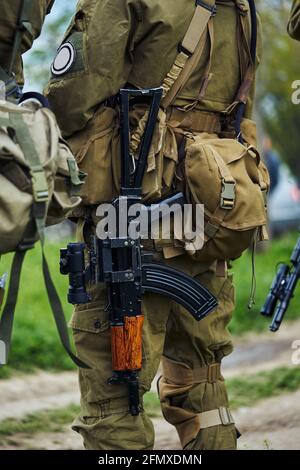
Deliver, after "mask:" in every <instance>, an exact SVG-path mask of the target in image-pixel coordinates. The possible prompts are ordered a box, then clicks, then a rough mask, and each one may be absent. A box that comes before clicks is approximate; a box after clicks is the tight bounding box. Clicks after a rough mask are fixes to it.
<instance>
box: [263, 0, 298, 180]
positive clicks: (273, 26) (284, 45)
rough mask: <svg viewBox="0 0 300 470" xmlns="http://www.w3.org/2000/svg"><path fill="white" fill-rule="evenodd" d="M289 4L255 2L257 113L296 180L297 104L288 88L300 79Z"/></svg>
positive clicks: (286, 0) (273, 0) (283, 0)
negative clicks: (259, 49) (259, 46)
mask: <svg viewBox="0 0 300 470" xmlns="http://www.w3.org/2000/svg"><path fill="white" fill-rule="evenodd" d="M291 3H292V2H291V1H290V0H268V1H267V2H266V1H263V0H257V5H258V9H259V12H260V14H261V18H262V23H263V35H264V43H263V55H262V63H261V67H260V71H259V79H258V86H257V112H258V114H259V115H260V119H261V123H262V125H263V127H264V129H265V131H266V132H267V133H268V134H269V135H270V137H271V139H272V141H273V144H274V147H275V148H276V149H277V151H278V152H279V154H280V155H281V157H282V158H283V160H285V161H286V162H287V163H288V164H289V166H290V167H291V169H292V171H293V173H294V174H295V176H296V177H297V179H298V180H299V181H300V137H299V132H300V105H296V104H293V102H292V95H293V93H294V92H295V90H294V89H293V88H292V85H293V83H294V82H295V81H296V80H300V43H297V42H296V41H293V40H292V39H290V38H289V36H288V34H287V23H288V18H289V13H290V9H291Z"/></svg>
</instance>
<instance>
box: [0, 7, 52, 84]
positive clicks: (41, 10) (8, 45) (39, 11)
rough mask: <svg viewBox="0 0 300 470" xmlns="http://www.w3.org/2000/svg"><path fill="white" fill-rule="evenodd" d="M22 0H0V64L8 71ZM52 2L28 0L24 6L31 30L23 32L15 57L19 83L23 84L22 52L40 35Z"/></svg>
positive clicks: (15, 70)
mask: <svg viewBox="0 0 300 470" xmlns="http://www.w3.org/2000/svg"><path fill="white" fill-rule="evenodd" d="M22 4H23V0H14V1H1V2H0V66H1V67H2V69H4V70H5V71H8V68H9V65H10V61H11V55H12V48H13V43H14V38H15V33H16V29H17V23H18V20H19V15H20V11H21V8H22ZM53 4H54V0H38V1H37V0H31V1H30V0H28V1H27V3H26V5H25V7H26V9H27V11H28V17H29V19H30V23H31V29H32V31H31V32H29V31H26V32H24V35H23V38H22V42H21V46H20V51H18V55H17V58H16V63H15V66H14V73H15V75H16V81H17V82H18V84H19V85H22V84H23V66H22V54H24V52H26V51H28V50H29V49H30V48H31V46H32V44H33V41H34V40H35V39H36V38H37V37H38V36H39V35H40V33H41V30H42V26H43V23H44V20H45V17H46V15H47V14H48V13H50V10H51V8H52V6H53Z"/></svg>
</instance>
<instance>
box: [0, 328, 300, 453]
mask: <svg viewBox="0 0 300 470" xmlns="http://www.w3.org/2000/svg"><path fill="white" fill-rule="evenodd" d="M297 339H300V321H298V322H295V323H293V324H288V325H287V324H285V325H283V327H282V330H281V331H280V334H279V335H274V334H271V333H264V334H263V335H257V334H251V335H249V336H247V337H244V338H242V339H241V340H239V341H238V342H237V344H236V349H235V352H234V353H233V354H232V355H231V356H230V357H228V358H226V360H225V361H224V367H223V371H224V375H225V377H227V378H229V377H234V376H242V375H243V374H251V373H256V372H260V371H262V370H270V369H273V368H276V367H280V366H285V367H291V366H292V362H291V356H292V352H293V350H292V348H291V345H292V343H293V341H295V340H297ZM294 367H295V366H294ZM0 397H1V407H0V421H1V420H4V419H6V418H20V417H22V416H24V415H26V414H29V413H32V412H36V411H40V410H45V409H47V410H49V409H55V408H63V407H65V406H68V405H70V404H73V403H76V404H78V403H79V392H78V384H77V374H76V373H75V372H66V373H59V374H50V373H45V372H39V373H38V374H35V375H29V376H28V375H26V376H18V377H14V378H12V379H9V380H1V381H0ZM235 416H236V422H237V423H238V426H239V427H240V429H241V432H242V433H243V437H242V438H241V439H240V440H239V447H240V448H241V449H245V448H251V449H264V448H276V449H284V448H285V449H286V448H290V449H300V442H299V441H300V391H299V392H297V393H295V394H291V395H284V396H281V397H277V398H271V399H270V400H267V401H263V402H261V403H259V404H258V405H257V406H255V407H253V408H243V409H240V410H238V411H237V412H236V413H235ZM154 424H155V427H156V430H157V433H156V442H157V448H159V449H178V448H179V442H178V439H177V436H176V433H175V432H174V430H173V428H172V427H171V426H169V425H168V424H167V423H166V422H165V421H164V420H162V419H155V420H154ZM0 425H1V423H0ZM37 443H38V448H40V449H43V448H47V449H61V448H64V449H80V448H82V443H81V439H80V437H78V436H77V435H76V434H75V433H73V432H72V431H70V430H68V429H66V432H63V433H55V434H49V433H39V434H36V435H34V437H32V438H31V437H28V436H27V435H20V434H18V435H16V436H13V437H11V438H10V439H9V441H7V445H6V446H5V448H18V449H22V448H23V449H24V448H37ZM62 443H63V444H62ZM0 449H1V447H0Z"/></svg>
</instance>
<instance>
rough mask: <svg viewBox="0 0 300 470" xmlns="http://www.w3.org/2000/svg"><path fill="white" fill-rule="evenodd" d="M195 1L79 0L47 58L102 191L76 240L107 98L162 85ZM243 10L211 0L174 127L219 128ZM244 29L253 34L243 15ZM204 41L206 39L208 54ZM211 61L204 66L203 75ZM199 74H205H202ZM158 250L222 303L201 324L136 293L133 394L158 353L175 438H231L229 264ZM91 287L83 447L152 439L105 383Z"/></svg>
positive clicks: (238, 71) (132, 445)
mask: <svg viewBox="0 0 300 470" xmlns="http://www.w3.org/2000/svg"><path fill="white" fill-rule="evenodd" d="M207 3H208V4H210V5H211V4H212V2H207ZM194 11H195V2H194V0H188V1H187V0H177V1H176V2H173V1H171V0H164V1H163V2H162V1H159V0H124V1H122V2H120V1H118V0H107V1H105V2H98V1H94V0H81V1H80V2H79V3H78V6H77V12H76V15H75V16H74V18H73V20H72V22H71V24H70V27H69V28H68V30H67V32H66V34H65V37H64V39H63V42H62V45H61V48H60V49H59V50H58V54H57V56H56V58H55V59H54V62H53V64H52V67H51V71H52V79H51V82H50V84H49V86H48V89H47V96H48V98H49V100H50V103H51V106H52V109H53V110H54V112H55V113H56V116H57V119H58V121H59V124H60V127H61V129H62V131H63V134H64V136H65V137H66V138H68V140H69V143H70V144H71V146H72V148H73V150H74V152H75V154H76V155H77V159H78V162H81V164H82V167H83V169H87V167H89V175H88V180H87V188H94V189H95V191H100V193H101V194H102V197H93V194H92V191H90V193H89V194H86V197H85V206H84V209H83V212H82V214H81V217H80V219H79V223H78V238H79V239H80V240H82V239H83V238H84V235H83V227H84V226H85V221H86V220H87V217H88V218H89V220H90V219H91V217H92V219H93V220H94V221H95V217H94V214H95V208H96V207H97V205H98V204H99V203H101V202H104V201H109V200H110V196H111V195H110V191H111V190H112V185H113V180H110V179H109V180H108V181H106V180H105V179H104V177H103V176H102V180H101V174H102V170H101V168H102V169H103V172H104V169H105V163H103V161H100V159H99V158H98V159H97V156H99V155H101V152H102V153H103V146H105V145H107V140H103V136H104V135H105V136H107V135H110V134H109V131H107V130H106V131H105V126H104V124H103V121H102V120H101V116H102V111H103V109H104V108H105V107H107V106H110V101H107V100H109V99H110V98H111V97H113V96H115V95H116V94H117V92H118V90H119V89H120V88H122V87H124V86H130V87H138V88H148V87H157V86H161V85H162V83H163V81H164V79H165V77H166V75H167V74H168V72H169V71H170V69H171V67H172V65H173V63H174V60H175V58H176V55H177V53H178V45H179V44H180V42H181V41H182V39H183V37H184V35H185V32H186V31H187V28H188V26H189V24H190V22H191V18H192V16H193V13H194ZM245 16H246V18H247V17H248V20H249V6H248V2H247V1H243V0H239V1H233V0H219V1H217V13H216V16H215V18H214V33H213V35H212V36H211V37H210V41H207V45H206V47H205V49H204V53H203V55H202V58H201V60H200V61H199V63H198V65H197V67H196V70H195V71H194V73H193V74H192V76H191V77H190V79H189V80H188V83H187V84H186V85H185V86H184V88H183V89H182V90H181V91H180V93H179V95H178V97H177V98H176V101H175V103H174V104H173V105H172V109H171V114H172V120H173V121H176V123H177V124H176V125H177V126H178V127H180V126H181V125H182V127H184V128H185V129H189V128H190V129H193V130H196V131H199V132H203V131H204V130H205V131H206V132H208V133H211V134H216V133H217V134H219V133H220V134H221V127H222V123H221V119H220V118H221V114H220V113H221V112H223V111H224V110H226V109H229V108H230V106H231V105H232V103H233V102H234V101H235V96H236V93H237V90H238V89H239V86H240V82H241V76H243V74H244V66H245V64H244V62H243V53H242V49H241V42H242V41H240V34H241V21H240V20H241V18H245ZM244 33H245V34H246V36H247V38H248V40H249V38H250V20H249V21H248V27H247V28H246V31H244ZM209 42H211V46H213V47H211V50H212V54H211V56H210V45H209ZM208 62H210V66H211V67H210V69H211V74H209V75H208V76H206V75H207V63H208ZM203 77H206V78H207V80H205V86H204V85H203V80H202V79H203ZM200 88H201V92H202V93H199V90H200ZM204 88H205V93H204ZM252 103H253V90H252V92H251V93H250V96H249V97H248V99H247V107H246V117H248V118H249V117H250V116H251V111H252ZM189 107H190V108H191V109H190V110H189V111H188V108H189ZM183 109H184V110H185V111H181V110H183ZM169 119H170V120H171V118H169ZM105 139H107V137H105ZM92 156H93V157H92ZM91 158H92V160H89V161H90V163H88V161H87V160H88V159H91ZM93 158H94V160H93ZM85 160H86V162H85ZM89 165H90V166H89ZM102 165H104V167H103V166H102ZM105 175H107V173H105ZM199 177H201V176H199ZM102 190H103V191H102ZM101 191H102V192H101ZM85 240H86V241H87V237H86V238H85ZM164 254H165V252H164V251H161V250H160V251H158V252H157V254H156V256H157V258H159V259H161V258H163V257H164ZM168 258H169V257H168ZM165 262H166V263H168V264H169V265H171V266H174V267H176V268H177V269H180V270H182V271H184V272H186V273H188V274H190V275H191V276H193V277H196V278H197V279H198V280H200V282H201V283H203V285H205V286H206V287H207V288H208V289H210V291H211V292H212V293H214V294H215V295H216V296H217V298H218V301H219V307H218V309H217V310H216V311H215V312H213V313H212V314H211V315H209V316H208V317H207V318H206V319H204V320H203V321H201V322H200V323H199V324H198V323H197V322H196V321H195V320H194V319H192V318H191V317H190V316H189V315H188V314H187V312H186V311H185V310H184V309H183V308H181V307H179V306H178V305H176V304H174V303H172V302H170V301H169V300H167V299H165V298H163V297H160V296H158V295H154V294H146V295H145V296H144V298H143V311H144V314H145V324H144V331H143V358H144V364H143V369H142V371H141V374H140V381H141V399H142V396H143V395H144V393H145V392H147V391H148V390H149V389H150V387H151V383H152V381H153V379H154V377H155V375H156V373H157V370H158V367H159V364H160V362H162V366H163V377H162V378H161V380H160V382H159V391H160V400H161V404H162V411H163V414H164V416H165V418H166V420H167V421H169V422H170V423H172V424H174V425H175V427H176V428H177V431H178V434H179V437H180V440H181V444H182V447H183V448H185V449H235V448H236V440H237V431H236V428H235V425H234V423H233V420H232V417H231V414H230V412H229V409H228V406H229V405H228V397H227V392H226V387H225V382H224V378H223V376H222V374H221V371H220V364H221V361H222V359H223V357H224V356H227V355H228V354H230V353H231V352H232V349H233V345H232V339H231V336H230V334H229V332H228V329H227V326H228V324H229V322H230V319H231V315H232V311H233V309H234V287H233V284H232V276H231V274H229V273H228V271H227V269H226V266H225V265H224V266H222V264H221V267H220V266H219V264H218V263H217V260H216V262H214V263H212V264H211V263H205V262H199V261H198V262H197V261H195V260H193V259H191V258H190V257H189V256H188V255H187V254H180V256H175V257H171V258H169V259H166V260H165ZM91 294H92V301H91V302H90V303H89V304H87V305H84V306H78V307H77V308H76V309H75V312H74V315H73V318H72V320H71V326H72V328H73V331H74V339H75V344H76V349H77V352H78V354H79V356H80V357H81V358H82V359H83V360H84V361H87V362H88V363H89V364H91V365H92V366H93V367H94V368H93V369H92V370H80V373H79V380H80V389H81V413H80V415H79V416H78V417H77V419H76V420H75V422H74V429H75V430H76V431H78V432H79V433H80V434H81V435H82V437H83V439H84V444H85V447H86V448H87V449H97V450H113V449H152V448H153V445H154V429H153V424H152V422H151V420H150V419H149V417H148V416H147V415H146V413H145V412H144V411H143V412H142V413H141V414H140V415H139V416H135V417H133V416H131V415H130V414H129V413H128V396H127V387H126V385H119V386H113V387H111V386H109V385H107V383H106V380H107V378H108V377H109V376H110V375H111V352H110V327H109V315H108V312H107V308H106V303H107V300H106V292H105V286H103V285H97V286H96V288H93V289H92V291H91Z"/></svg>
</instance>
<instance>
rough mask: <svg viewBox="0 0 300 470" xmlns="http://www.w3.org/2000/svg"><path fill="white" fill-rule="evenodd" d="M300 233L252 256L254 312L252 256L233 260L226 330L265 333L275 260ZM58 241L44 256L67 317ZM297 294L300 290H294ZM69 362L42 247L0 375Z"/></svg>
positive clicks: (24, 285) (296, 308)
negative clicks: (252, 298)
mask: <svg viewBox="0 0 300 470" xmlns="http://www.w3.org/2000/svg"><path fill="white" fill-rule="evenodd" d="M297 236H298V234H290V235H287V236H285V237H284V238H282V239H281V240H279V241H275V242H272V244H270V247H269V248H268V249H267V250H266V251H264V252H261V253H258V254H257V256H256V277H257V295H256V306H255V307H254V309H253V310H252V311H249V310H248V308H247V305H248V300H249V293H250V287H251V257H250V255H249V254H248V253H246V254H245V255H244V256H243V257H242V258H241V259H240V260H238V261H235V262H234V263H233V272H234V276H235V283H236V287H237V308H236V310H235V313H234V316H233V320H232V322H231V325H230V329H231V331H232V333H234V334H241V333H244V332H247V331H250V330H256V331H262V330H264V331H268V324H269V320H268V319H264V318H263V317H261V315H260V314H259V308H260V306H261V305H262V304H263V302H264V300H265V297H266V295H267V293H268V289H269V286H270V284H271V282H272V278H273V275H274V273H275V267H276V264H277V263H278V262H280V261H288V260H289V257H290V255H291V252H292V249H293V246H294V244H295V242H296V240H297ZM64 245H65V242H62V243H60V244H50V243H48V244H47V258H48V261H49V264H50V268H51V273H52V275H53V279H54V282H55V284H56V286H57V289H58V292H59V294H60V297H61V299H62V301H63V304H64V310H65V314H66V317H67V319H69V318H70V315H71V312H72V306H70V305H69V304H68V303H67V301H66V295H67V288H68V279H67V277H65V276H61V275H60V273H59V268H58V263H59V248H60V247H61V246H64ZM10 262H11V256H10V255H9V256H4V257H2V259H1V264H0V272H1V273H3V272H5V271H9V269H10ZM298 293H299V290H298ZM296 317H299V318H300V295H297V296H296V298H295V299H294V300H293V301H292V303H291V306H290V309H289V311H288V314H287V317H286V319H287V320H288V319H295V318H296ZM72 367H73V365H72V362H71V360H70V359H69V358H68V356H67V355H66V354H65V352H64V350H63V348H62V346H61V345H60V341H59V339H58V334H57V331H56V327H55V324H54V320H53V317H52V313H51V310H50V307H49V304H48V299H47V295H46V292H45V289H44V283H43V276H42V271H41V256H40V249H39V247H37V248H36V249H35V250H32V251H30V252H29V253H28V254H27V258H26V260H25V263H24V268H23V272H22V281H21V288H20V294H19V299H18V305H17V309H16V319H15V325H14V331H13V343H12V350H11V355H10V366H6V367H4V368H1V369H0V378H4V377H8V376H9V375H10V374H11V373H12V372H15V371H25V372H30V371H33V370H34V369H35V368H42V369H50V370H68V369H72Z"/></svg>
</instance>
